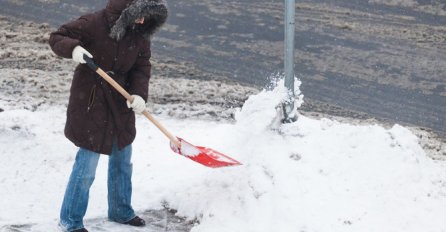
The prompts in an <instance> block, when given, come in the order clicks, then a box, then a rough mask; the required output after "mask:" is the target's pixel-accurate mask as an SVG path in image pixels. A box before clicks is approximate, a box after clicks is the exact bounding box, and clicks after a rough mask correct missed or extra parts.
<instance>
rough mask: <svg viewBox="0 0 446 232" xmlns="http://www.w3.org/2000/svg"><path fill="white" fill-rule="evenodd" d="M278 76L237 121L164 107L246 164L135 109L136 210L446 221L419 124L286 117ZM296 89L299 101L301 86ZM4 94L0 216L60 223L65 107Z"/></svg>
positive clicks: (436, 227)
mask: <svg viewBox="0 0 446 232" xmlns="http://www.w3.org/2000/svg"><path fill="white" fill-rule="evenodd" d="M299 84H300V83H297V87H298V85H299ZM278 86H279V87H276V88H273V89H272V90H268V91H266V90H265V91H262V92H260V93H258V94H257V95H253V96H250V97H249V99H248V100H247V101H246V103H245V105H244V106H243V108H241V109H239V110H238V111H237V112H236V115H235V118H236V122H235V123H231V122H228V121H212V120H202V119H178V118H176V117H170V116H168V115H165V114H161V115H158V117H157V119H158V120H159V121H160V122H161V123H162V124H163V125H164V126H165V127H167V129H168V130H169V131H171V132H172V133H174V134H175V135H177V136H179V137H181V138H184V139H186V140H187V141H189V142H191V143H192V144H194V145H202V146H206V147H210V148H213V149H215V150H218V151H220V152H222V153H223V154H226V155H228V156H230V157H232V158H234V159H236V160H238V161H240V162H241V163H242V164H243V165H241V166H235V167H228V168H220V169H211V168H206V167H204V166H202V165H200V164H198V163H195V162H193V161H191V160H190V159H187V158H185V157H182V156H180V155H178V154H175V153H173V152H172V151H171V149H170V147H169V141H168V139H167V138H165V137H164V135H163V134H162V133H160V132H159V131H158V130H157V129H156V127H155V126H153V125H151V124H150V122H148V121H147V120H146V119H145V118H144V117H143V116H138V118H137V130H138V134H137V138H136V140H135V142H134V144H133V151H134V152H133V163H134V177H133V185H134V190H133V192H134V193H133V205H134V208H135V210H137V211H138V212H143V211H146V210H148V209H160V208H162V207H163V206H166V205H168V206H169V207H170V208H173V209H176V210H178V212H177V214H178V215H179V216H185V217H187V218H188V219H190V220H192V219H195V218H196V219H198V220H199V223H197V224H196V225H195V226H194V227H193V228H192V231H193V232H209V231H213V232H220V231H221V232H223V231H224V232H228V231H230V232H237V231H243V232H250V231H253V232H262V231H265V232H266V231H284V232H285V231H308V232H310V231H311V232H316V231H318V232H319V231H320V232H338V231H339V232H341V231H342V232H344V231H361V232H367V231H371V232H372V231H373V232H375V231H380V232H393V231H404V232H412V231H413V232H419V231H425V232H442V231H446V221H445V220H444V212H445V210H446V163H445V161H435V160H432V159H431V158H429V157H428V156H427V154H426V153H425V151H424V150H423V149H422V148H421V147H420V145H419V141H418V138H417V136H415V135H414V134H413V133H412V132H411V131H409V130H408V129H406V128H404V127H402V126H400V125H394V126H393V127H392V128H390V129H386V128H384V127H382V126H380V125H351V124H348V123H341V122H338V121H335V120H330V119H312V118H309V117H305V116H303V115H299V119H298V121H296V122H295V123H290V124H284V125H280V124H279V123H278V120H277V115H278V111H277V109H276V106H277V105H280V103H281V101H282V99H283V98H284V96H286V95H287V93H286V90H284V88H283V87H280V86H281V84H280V83H279V85H278ZM297 96H298V102H297V103H296V104H297V105H299V104H300V103H301V102H302V95H300V93H299V92H298V88H297ZM17 101H19V102H18V105H20V101H21V100H20V99H17ZM23 104H24V103H23ZM0 105H6V106H8V107H7V108H5V110H4V111H3V112H1V113H0V154H1V155H2V158H3V162H0V196H1V198H0V208H1V209H2V210H0V228H2V225H11V224H17V223H19V224H23V223H24V222H25V223H36V224H37V226H35V227H34V229H32V231H44V230H47V231H54V230H55V229H54V228H57V218H58V214H59V209H60V204H61V201H62V197H63V193H64V188H65V185H66V182H67V180H68V176H69V174H70V170H71V166H72V165H73V162H74V157H75V153H76V151H77V148H76V147H74V146H73V145H72V144H71V143H70V142H69V141H68V140H66V139H65V138H64V136H63V127H64V122H65V116H64V115H65V107H64V106H63V105H42V106H39V108H37V109H36V110H34V111H32V110H24V109H20V108H14V107H9V106H10V105H11V102H10V101H8V104H7V103H6V102H4V101H2V100H1V99H0ZM279 113H280V112H279ZM106 169H107V158H106V157H105V156H104V157H102V158H101V159H100V163H99V166H98V170H97V177H96V180H95V182H94V184H93V187H92V189H91V192H90V194H91V195H90V204H89V209H88V212H87V215H86V219H87V223H86V226H87V228H88V225H89V221H88V220H92V219H95V218H104V217H106V212H107V197H106V194H107V188H106ZM107 226H108V228H109V230H107V231H118V230H122V228H121V227H118V229H116V230H113V229H112V228H114V227H116V226H113V225H107Z"/></svg>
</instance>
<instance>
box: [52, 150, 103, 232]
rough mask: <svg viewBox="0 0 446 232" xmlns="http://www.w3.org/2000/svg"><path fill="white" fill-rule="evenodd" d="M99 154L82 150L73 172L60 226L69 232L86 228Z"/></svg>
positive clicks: (77, 156) (77, 157)
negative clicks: (86, 217) (85, 218)
mask: <svg viewBox="0 0 446 232" xmlns="http://www.w3.org/2000/svg"><path fill="white" fill-rule="evenodd" d="M98 160H99V154H98V153H95V152H92V151H90V150H87V149H84V148H80V149H79V151H78V152H77V155H76V161H75V163H74V165H73V170H72V171H71V175H70V180H69V181H68V186H67V189H66V191H65V196H64V199H63V203H62V208H61V211H60V224H61V225H62V226H63V227H64V228H65V229H66V230H68V231H72V230H77V229H81V228H83V227H84V224H83V218H84V216H85V213H86V211H87V206H88V197H89V193H90V187H91V185H92V184H93V181H94V178H95V175H96V167H97V166H98Z"/></svg>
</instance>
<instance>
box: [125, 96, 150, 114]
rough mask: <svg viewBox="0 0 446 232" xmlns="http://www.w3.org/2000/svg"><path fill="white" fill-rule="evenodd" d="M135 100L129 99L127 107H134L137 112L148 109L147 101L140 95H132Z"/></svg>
mask: <svg viewBox="0 0 446 232" xmlns="http://www.w3.org/2000/svg"><path fill="white" fill-rule="evenodd" d="M132 97H133V102H132V103H130V102H129V101H127V107H128V108H132V109H133V111H134V112H135V113H138V114H140V113H142V112H143V111H144V110H145V109H146V102H145V101H144V99H142V97H140V96H138V95H132Z"/></svg>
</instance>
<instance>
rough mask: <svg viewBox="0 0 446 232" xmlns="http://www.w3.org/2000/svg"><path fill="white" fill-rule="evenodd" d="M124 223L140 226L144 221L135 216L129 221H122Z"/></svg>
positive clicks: (144, 223) (143, 224)
mask: <svg viewBox="0 0 446 232" xmlns="http://www.w3.org/2000/svg"><path fill="white" fill-rule="evenodd" d="M124 224H126V225H131V226H138V227H142V226H145V225H146V221H144V220H143V219H142V218H140V217H138V216H136V217H134V218H132V219H131V220H130V221H128V222H124Z"/></svg>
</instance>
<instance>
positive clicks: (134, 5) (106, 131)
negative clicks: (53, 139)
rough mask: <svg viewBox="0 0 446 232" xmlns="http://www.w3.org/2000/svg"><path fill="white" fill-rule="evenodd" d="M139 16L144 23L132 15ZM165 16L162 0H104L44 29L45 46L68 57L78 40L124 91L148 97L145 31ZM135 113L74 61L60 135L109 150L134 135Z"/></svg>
mask: <svg viewBox="0 0 446 232" xmlns="http://www.w3.org/2000/svg"><path fill="white" fill-rule="evenodd" d="M141 17H144V18H145V20H144V24H143V25H137V24H135V23H134V22H135V20H136V19H138V18H141ZM166 18H167V5H166V3H165V1H163V0H110V1H109V2H108V4H107V6H106V8H105V9H103V10H101V11H98V12H95V13H92V14H87V15H84V16H82V17H80V18H79V19H77V20H74V21H72V22H69V23H67V24H65V25H63V26H61V27H60V28H59V29H58V30H57V31H56V32H53V33H51V35H50V40H49V43H50V46H51V49H52V50H53V51H54V52H55V53H56V54H57V55H59V56H61V57H64V58H71V57H72V51H73V49H74V48H75V47H76V46H77V45H80V46H82V47H84V48H85V49H86V50H87V51H89V52H90V53H91V54H92V55H93V59H94V61H95V62H96V63H97V64H98V65H99V67H101V68H102V69H103V70H104V71H106V72H109V74H110V76H112V77H113V79H114V80H115V81H117V82H118V83H119V84H120V85H121V86H123V87H124V88H125V89H126V90H127V91H128V92H129V93H130V94H136V95H139V96H141V97H142V98H143V99H147V98H148V85H149V79H150V70H151V65H150V61H149V59H150V55H151V54H150V37H151V36H152V35H153V34H154V33H155V31H156V30H157V29H159V28H160V27H161V26H162V24H163V23H164V22H165V21H166ZM135 135H136V129H135V114H134V112H133V111H132V110H131V109H129V108H128V107H127V105H126V100H125V98H124V97H122V96H121V95H120V94H119V93H118V92H117V91H115V90H114V89H113V87H111V86H110V85H109V84H108V83H106V82H105V81H103V80H102V79H101V77H100V76H99V75H97V74H96V73H95V72H93V71H92V70H90V69H89V68H88V66H87V65H85V64H79V65H78V66H77V67H76V69H75V71H74V77H73V81H72V85H71V89H70V98H69V103H68V109H67V121H66V125H65V136H66V137H67V138H68V139H69V140H70V141H72V142H73V143H74V144H75V145H76V146H78V147H82V148H86V149H89V150H91V151H94V152H97V153H101V154H110V153H111V151H112V144H113V141H114V140H116V141H117V145H118V148H119V149H122V148H123V147H125V146H127V145H129V144H131V143H132V142H133V140H134V138H135Z"/></svg>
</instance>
